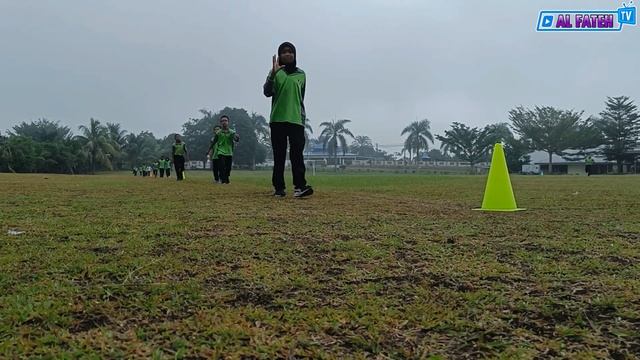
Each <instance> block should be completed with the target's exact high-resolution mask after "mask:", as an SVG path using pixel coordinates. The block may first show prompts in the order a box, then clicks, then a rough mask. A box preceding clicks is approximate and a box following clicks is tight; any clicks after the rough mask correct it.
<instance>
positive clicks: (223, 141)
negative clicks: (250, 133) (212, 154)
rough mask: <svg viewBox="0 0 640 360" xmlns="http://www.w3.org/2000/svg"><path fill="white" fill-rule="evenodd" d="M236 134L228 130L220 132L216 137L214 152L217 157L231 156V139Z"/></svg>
mask: <svg viewBox="0 0 640 360" xmlns="http://www.w3.org/2000/svg"><path fill="white" fill-rule="evenodd" d="M235 136H236V132H235V131H233V130H231V129H229V130H220V132H219V133H218V134H217V135H216V137H215V138H216V141H215V150H216V157H217V156H221V155H222V156H233V138H234V137H235Z"/></svg>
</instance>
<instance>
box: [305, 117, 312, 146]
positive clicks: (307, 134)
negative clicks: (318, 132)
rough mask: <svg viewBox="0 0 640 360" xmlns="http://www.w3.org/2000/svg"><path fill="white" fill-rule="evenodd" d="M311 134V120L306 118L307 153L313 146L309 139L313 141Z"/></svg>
mask: <svg viewBox="0 0 640 360" xmlns="http://www.w3.org/2000/svg"><path fill="white" fill-rule="evenodd" d="M311 134H313V128H312V127H311V120H309V118H306V119H305V122H304V147H305V150H306V151H308V150H309V147H310V146H311V142H310V141H309V139H311Z"/></svg>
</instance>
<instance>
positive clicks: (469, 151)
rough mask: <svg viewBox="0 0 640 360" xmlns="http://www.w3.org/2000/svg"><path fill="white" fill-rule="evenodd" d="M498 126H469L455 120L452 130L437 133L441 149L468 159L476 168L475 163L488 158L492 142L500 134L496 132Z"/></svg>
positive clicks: (472, 166) (461, 158)
mask: <svg viewBox="0 0 640 360" xmlns="http://www.w3.org/2000/svg"><path fill="white" fill-rule="evenodd" d="M497 129H498V128H493V127H485V128H483V129H479V128H477V127H473V128H471V127H469V126H467V125H465V124H461V123H458V122H454V123H453V124H452V125H451V129H450V130H445V132H444V135H437V136H436V138H437V139H438V140H439V141H440V149H442V151H443V152H445V153H452V154H454V155H455V156H456V157H457V158H458V159H460V160H463V161H467V162H469V164H470V165H471V168H472V169H474V168H475V165H476V164H477V163H479V162H481V161H484V160H486V159H487V155H488V154H489V151H490V150H491V146H492V144H493V143H494V142H495V140H496V138H497V137H498V136H500V135H499V134H494V133H493V132H494V131H496V130H497Z"/></svg>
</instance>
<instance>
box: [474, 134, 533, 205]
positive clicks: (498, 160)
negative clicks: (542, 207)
mask: <svg viewBox="0 0 640 360" xmlns="http://www.w3.org/2000/svg"><path fill="white" fill-rule="evenodd" d="M474 210H482V211H520V210H525V209H520V208H518V206H517V205H516V198H515V197H514V196H513V189H512V188H511V179H510V178H509V170H508V168H507V160H506V159H505V157H504V149H502V144H500V143H498V144H495V146H494V147H493V157H492V158H491V168H490V169H489V176H488V177H487V186H486V187H485V189H484V199H482V208H480V209H474Z"/></svg>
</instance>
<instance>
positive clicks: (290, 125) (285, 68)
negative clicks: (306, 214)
mask: <svg viewBox="0 0 640 360" xmlns="http://www.w3.org/2000/svg"><path fill="white" fill-rule="evenodd" d="M296 58H297V55H296V48H295V46H293V44H291V43H289V42H285V43H282V44H281V45H280V46H279V47H278V55H277V56H276V55H274V56H273V58H272V68H271V71H269V75H268V76H267V80H266V81H265V83H264V86H263V93H264V95H265V96H266V97H270V98H271V114H270V121H269V127H270V129H271V147H272V150H273V160H274V166H273V174H272V177H271V183H272V185H273V188H274V192H273V195H274V196H275V197H285V196H286V193H285V180H284V168H285V161H286V157H287V147H289V158H290V160H291V172H292V175H293V185H294V192H293V196H294V197H296V198H301V197H306V196H309V195H311V194H313V189H312V188H311V186H309V185H308V184H307V181H306V179H305V172H306V168H305V165H304V157H303V151H304V145H305V134H304V129H305V128H304V124H305V121H306V118H307V117H306V112H305V108H304V95H305V91H306V74H305V73H304V71H302V70H301V69H300V68H298V67H297V65H296V64H297V63H296V60H297V59H296ZM238 141H240V137H239V136H238V134H236V132H235V131H234V130H231V129H229V117H228V116H227V115H222V116H221V117H220V125H216V126H215V128H214V136H213V138H212V139H211V144H210V146H209V151H208V152H207V155H206V157H208V158H210V159H211V164H212V165H211V169H212V171H213V181H214V182H215V183H218V184H228V183H229V175H230V174H231V166H232V163H233V150H234V147H235V143H236V142H238ZM171 154H172V155H173V164H174V166H175V169H176V177H177V179H178V181H180V180H184V163H185V161H186V159H187V146H186V145H185V143H184V142H182V139H181V138H180V135H178V134H176V135H175V143H174V144H173V146H172V148H171Z"/></svg>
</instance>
